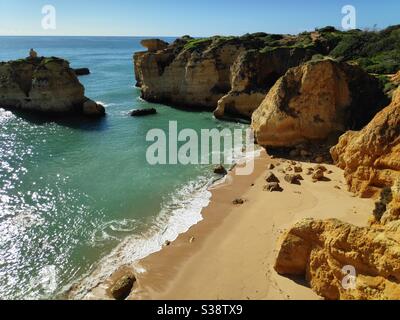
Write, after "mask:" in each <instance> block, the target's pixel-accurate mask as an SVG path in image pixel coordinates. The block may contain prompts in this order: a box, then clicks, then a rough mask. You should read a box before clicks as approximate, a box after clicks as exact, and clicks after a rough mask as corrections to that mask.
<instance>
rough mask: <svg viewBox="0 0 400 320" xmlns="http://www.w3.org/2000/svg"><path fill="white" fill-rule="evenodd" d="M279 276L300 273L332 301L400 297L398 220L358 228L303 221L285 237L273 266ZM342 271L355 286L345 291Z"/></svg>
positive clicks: (399, 234) (346, 281) (320, 293)
mask: <svg viewBox="0 0 400 320" xmlns="http://www.w3.org/2000/svg"><path fill="white" fill-rule="evenodd" d="M275 270H276V271H277V272H278V273H279V274H282V275H302V276H304V277H305V278H306V280H307V282H308V283H309V285H310V286H311V288H312V289H313V290H314V291H315V292H316V293H317V294H319V295H320V296H322V297H324V298H326V299H330V300H336V299H363V300H364V299H379V300H383V299H396V300H398V299H400V284H399V283H400V221H396V222H393V223H391V224H389V225H388V226H387V227H386V228H384V229H380V228H361V227H356V226H353V225H350V224H347V223H343V222H340V221H338V220H335V219H332V220H326V221H321V220H314V219H305V220H303V221H301V222H299V223H298V224H296V225H295V226H294V227H293V228H292V229H290V230H289V231H288V232H287V233H286V234H285V235H284V237H283V242H282V245H281V248H280V250H279V253H278V256H277V260H276V263H275ZM346 270H354V271H355V278H353V279H354V280H355V281H354V286H352V287H345V286H344V285H343V284H345V285H347V284H349V279H348V278H345V276H346V275H347V274H346Z"/></svg>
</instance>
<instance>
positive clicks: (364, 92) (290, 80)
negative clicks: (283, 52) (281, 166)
mask: <svg viewBox="0 0 400 320" xmlns="http://www.w3.org/2000/svg"><path fill="white" fill-rule="evenodd" d="M384 101H385V99H384V96H383V93H382V92H381V89H380V85H379V83H378V81H377V80H376V79H375V78H374V77H372V76H370V75H368V74H367V73H366V72H364V71H363V70H361V69H360V68H358V67H355V66H351V65H348V64H346V63H339V62H336V61H334V60H330V59H326V60H320V61H311V62H308V63H305V64H303V65H301V66H299V67H295V68H292V69H289V70H288V71H287V72H286V74H285V75H284V76H283V77H281V78H280V79H279V80H278V81H277V82H276V84H275V85H274V86H273V87H272V89H271V90H270V91H269V93H268V95H267V96H266V98H265V99H264V101H263V102H262V103H261V105H260V107H259V108H258V109H257V110H256V111H255V112H254V114H253V118H252V127H253V129H254V132H255V136H256V140H257V142H258V144H260V145H262V146H266V147H291V146H295V145H297V144H300V143H303V142H307V141H310V140H311V141H312V140H324V139H326V138H328V137H329V136H330V135H334V134H336V135H338V134H340V133H343V132H345V131H346V130H348V129H350V128H362V127H363V126H364V125H366V124H367V123H368V122H369V121H370V120H371V119H372V118H373V116H374V115H375V114H376V113H377V112H378V111H379V110H380V109H381V107H382V106H383V105H382V103H384Z"/></svg>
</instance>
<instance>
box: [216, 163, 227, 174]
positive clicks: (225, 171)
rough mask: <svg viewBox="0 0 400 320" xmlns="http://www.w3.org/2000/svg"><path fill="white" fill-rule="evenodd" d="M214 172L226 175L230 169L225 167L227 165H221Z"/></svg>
mask: <svg viewBox="0 0 400 320" xmlns="http://www.w3.org/2000/svg"><path fill="white" fill-rule="evenodd" d="M214 173H215V174H220V175H223V176H225V175H227V174H228V171H227V170H226V169H225V167H224V166H223V165H219V166H217V167H215V168H214Z"/></svg>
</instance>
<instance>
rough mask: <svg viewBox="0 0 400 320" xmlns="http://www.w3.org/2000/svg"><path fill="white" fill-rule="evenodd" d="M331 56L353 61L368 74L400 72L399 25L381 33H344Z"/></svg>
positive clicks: (359, 31)
mask: <svg viewBox="0 0 400 320" xmlns="http://www.w3.org/2000/svg"><path fill="white" fill-rule="evenodd" d="M331 54H332V55H333V56H335V57H341V58H343V59H344V60H345V61H351V60H353V61H355V62H357V64H358V65H359V66H360V67H362V68H363V69H364V70H366V71H367V72H370V73H384V74H390V73H395V72H397V71H398V70H400V25H397V26H391V27H389V28H386V29H384V30H382V31H361V30H358V31H353V32H345V33H343V34H342V37H341V39H340V42H339V43H338V45H337V46H336V47H335V48H334V49H333V50H332V51H331Z"/></svg>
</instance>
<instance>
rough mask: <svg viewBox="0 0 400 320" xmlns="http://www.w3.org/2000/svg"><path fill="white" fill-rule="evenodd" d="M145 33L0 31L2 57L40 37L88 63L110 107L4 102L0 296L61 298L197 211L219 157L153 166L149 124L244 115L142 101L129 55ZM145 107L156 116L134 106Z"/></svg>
mask: <svg viewBox="0 0 400 320" xmlns="http://www.w3.org/2000/svg"><path fill="white" fill-rule="evenodd" d="M140 40H141V39H140V38H133V37H132V38H129V37H0V61H8V60H14V59H19V58H24V57H26V56H27V55H28V51H29V49H30V48H34V49H35V50H36V51H37V52H38V54H39V55H41V56H57V57H61V58H65V59H67V60H69V61H70V63H71V66H72V67H73V68H79V67H88V68H89V69H90V71H91V75H89V76H84V77H80V81H81V82H82V83H83V85H84V86H85V88H86V96H88V97H89V98H91V99H93V100H95V101H98V102H100V103H102V104H103V105H104V106H105V107H106V111H107V117H105V118H104V119H102V120H99V121H95V122H93V121H85V120H82V119H80V120H65V121H61V120H57V121H54V120H48V119H43V118H41V117H33V116H30V115H29V116H28V115H24V114H15V113H12V112H10V111H6V110H4V109H1V108H0V299H47V298H55V297H57V296H58V295H59V294H62V293H63V292H65V290H67V289H68V288H69V287H70V285H71V284H73V283H74V282H76V281H78V280H81V279H83V278H86V279H87V276H88V275H90V274H91V271H93V270H94V269H98V270H100V272H99V274H98V275H97V276H106V275H107V274H109V273H110V272H112V271H113V270H115V268H117V267H118V266H119V265H122V264H124V263H127V262H132V261H134V260H136V259H139V258H142V257H144V256H146V255H148V254H149V253H152V252H154V251H157V250H159V249H160V247H161V246H162V244H163V243H164V242H165V241H166V240H174V239H175V238H176V236H177V235H178V234H179V233H181V232H184V231H185V230H187V229H188V228H189V227H190V226H191V225H193V224H194V223H196V222H198V221H199V220H201V214H200V210H201V208H202V207H203V206H205V205H207V204H208V201H209V197H210V194H209V192H208V191H207V189H206V187H207V185H208V184H209V183H210V180H211V179H213V178H215V177H214V175H213V173H212V170H211V169H212V166H210V165H188V166H183V165H163V166H161V165H159V166H151V165H149V164H148V163H147V161H146V157H145V155H146V150H147V148H148V147H149V145H150V144H151V143H150V142H146V140H145V137H146V134H147V132H148V131H149V130H150V129H154V128H161V129H164V130H166V131H167V128H168V125H169V121H170V120H175V121H177V122H178V128H180V129H182V128H193V129H195V130H196V131H198V132H199V131H200V130H201V129H207V128H209V129H211V128H223V127H228V128H238V127H243V125H239V124H234V123H222V122H219V121H217V120H215V119H214V118H213V116H212V114H211V113H208V112H185V111H181V110H177V109H174V108H171V107H167V106H163V105H155V104H150V103H147V102H145V101H143V100H141V99H140V97H139V96H140V91H139V89H137V88H135V87H134V84H135V79H134V71H133V63H132V56H133V53H134V52H135V51H138V50H143V49H142V48H141V46H140ZM164 40H166V41H171V40H173V39H164ZM143 107H155V108H157V110H158V115H156V116H151V117H145V118H132V117H130V116H129V115H128V112H129V111H130V110H132V109H136V108H143ZM117 248H119V249H118V250H117ZM117 252H118V253H117ZM89 282H90V281H89Z"/></svg>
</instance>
